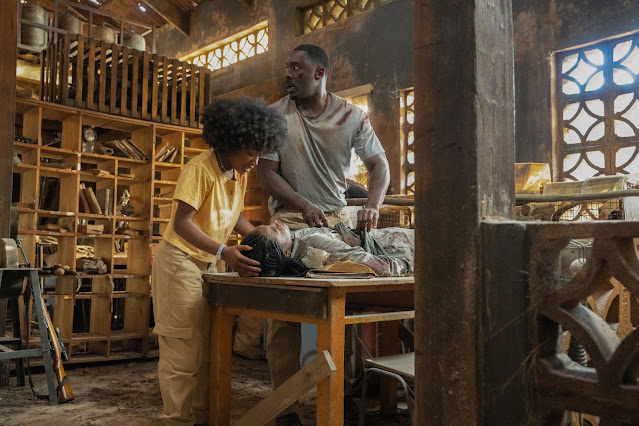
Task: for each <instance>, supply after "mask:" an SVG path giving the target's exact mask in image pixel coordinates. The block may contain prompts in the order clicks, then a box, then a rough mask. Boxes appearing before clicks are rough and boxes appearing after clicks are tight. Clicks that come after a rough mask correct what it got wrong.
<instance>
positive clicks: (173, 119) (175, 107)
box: [170, 59, 180, 124]
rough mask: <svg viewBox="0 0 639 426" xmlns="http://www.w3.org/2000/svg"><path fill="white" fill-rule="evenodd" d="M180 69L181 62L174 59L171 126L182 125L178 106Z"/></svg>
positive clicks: (172, 66)
mask: <svg viewBox="0 0 639 426" xmlns="http://www.w3.org/2000/svg"><path fill="white" fill-rule="evenodd" d="M179 67H180V61H178V60H177V59H173V60H172V61H171V117H170V120H171V124H180V122H179V119H178V105H177V93H178V90H177V89H178V80H179V72H178V69H179Z"/></svg>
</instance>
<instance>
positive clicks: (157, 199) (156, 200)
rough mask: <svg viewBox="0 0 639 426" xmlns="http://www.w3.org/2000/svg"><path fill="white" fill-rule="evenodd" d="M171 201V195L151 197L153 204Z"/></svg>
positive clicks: (169, 202)
mask: <svg viewBox="0 0 639 426" xmlns="http://www.w3.org/2000/svg"><path fill="white" fill-rule="evenodd" d="M172 202H173V198H171V197H153V204H156V205H159V204H171V203H172Z"/></svg>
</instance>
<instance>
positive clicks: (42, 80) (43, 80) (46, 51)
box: [40, 48, 49, 101]
mask: <svg viewBox="0 0 639 426" xmlns="http://www.w3.org/2000/svg"><path fill="white" fill-rule="evenodd" d="M48 59H49V49H48V48H47V49H44V51H43V53H42V64H41V65H40V99H42V100H43V101H44V100H46V97H47V95H46V91H45V87H47V82H46V75H47V73H46V69H47V63H48Z"/></svg>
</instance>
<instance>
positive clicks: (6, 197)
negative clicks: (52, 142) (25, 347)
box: [0, 0, 18, 386]
mask: <svg viewBox="0 0 639 426" xmlns="http://www.w3.org/2000/svg"><path fill="white" fill-rule="evenodd" d="M17 22H18V0H6V1H2V2H0V40H2V43H0V58H2V60H1V61H0V97H2V101H3V102H4V108H2V109H0V129H2V132H0V148H1V149H2V152H3V155H2V156H1V157H0V158H1V160H0V169H1V170H2V172H1V173H0V179H2V182H5V185H6V186H7V187H8V188H10V187H11V186H10V183H11V182H12V180H13V174H12V167H13V162H12V161H13V140H14V137H15V118H16V117H15V115H16V114H15V111H16V55H17V53H18V52H17V43H18V28H17V25H18V24H17ZM10 215H11V190H9V189H5V190H4V191H0V217H3V218H5V220H2V221H0V237H4V238H8V237H9V225H10V223H9V220H6V218H8V217H10ZM6 319H7V300H6V299H5V300H0V328H1V330H0V336H4V334H5V323H6ZM8 384H9V362H8V361H3V362H0V386H3V385H8Z"/></svg>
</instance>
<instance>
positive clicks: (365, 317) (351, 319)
mask: <svg viewBox="0 0 639 426" xmlns="http://www.w3.org/2000/svg"><path fill="white" fill-rule="evenodd" d="M409 318H415V311H398V312H376V313H370V314H357V315H346V318H345V320H344V323H345V324H365V323H369V322H382V321H397V320H400V319H409Z"/></svg>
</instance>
